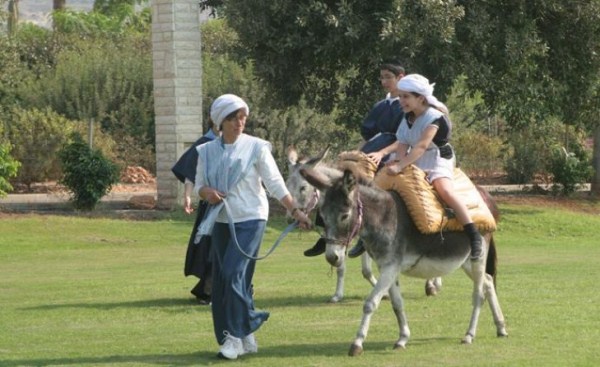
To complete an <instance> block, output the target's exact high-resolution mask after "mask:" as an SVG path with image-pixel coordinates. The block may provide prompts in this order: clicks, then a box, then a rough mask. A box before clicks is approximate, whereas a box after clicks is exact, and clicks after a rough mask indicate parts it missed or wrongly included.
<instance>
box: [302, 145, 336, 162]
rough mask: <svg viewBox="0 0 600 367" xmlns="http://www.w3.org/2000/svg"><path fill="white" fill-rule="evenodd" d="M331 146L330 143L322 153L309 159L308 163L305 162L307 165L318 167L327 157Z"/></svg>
mask: <svg viewBox="0 0 600 367" xmlns="http://www.w3.org/2000/svg"><path fill="white" fill-rule="evenodd" d="M330 148H331V147H330V146H329V145H328V146H327V148H325V150H324V151H323V153H321V154H320V155H318V156H316V157H312V158H310V159H309V160H307V161H306V163H304V164H305V165H306V166H309V167H316V166H318V165H319V163H321V162H322V161H323V160H324V159H325V157H326V156H327V153H329V149H330Z"/></svg>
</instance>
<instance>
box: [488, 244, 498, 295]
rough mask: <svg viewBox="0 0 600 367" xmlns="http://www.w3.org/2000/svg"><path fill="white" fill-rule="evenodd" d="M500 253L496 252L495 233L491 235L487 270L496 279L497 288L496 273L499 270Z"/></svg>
mask: <svg viewBox="0 0 600 367" xmlns="http://www.w3.org/2000/svg"><path fill="white" fill-rule="evenodd" d="M497 266H498V254H497V252H496V243H495V242H494V235H491V236H490V244H489V247H488V254H487V259H486V262H485V272H486V273H487V274H489V275H491V276H492V278H493V279H494V288H496V274H497V271H498V267H497Z"/></svg>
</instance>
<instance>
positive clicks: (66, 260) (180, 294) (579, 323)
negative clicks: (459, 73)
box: [0, 205, 600, 367]
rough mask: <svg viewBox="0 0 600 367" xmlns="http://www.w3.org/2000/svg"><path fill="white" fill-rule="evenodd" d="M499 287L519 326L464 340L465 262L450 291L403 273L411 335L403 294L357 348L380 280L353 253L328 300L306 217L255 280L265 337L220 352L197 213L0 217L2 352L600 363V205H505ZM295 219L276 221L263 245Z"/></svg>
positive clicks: (99, 359) (47, 358)
mask: <svg viewBox="0 0 600 367" xmlns="http://www.w3.org/2000/svg"><path fill="white" fill-rule="evenodd" d="M502 212H503V218H502V222H501V224H500V228H499V230H498V232H497V244H498V252H499V275H498V294H499V298H500V302H501V305H502V308H503V311H504V315H505V318H506V321H507V330H508V332H509V337H508V338H504V339H498V338H496V336H495V327H494V325H493V322H492V318H491V315H490V311H489V308H487V305H486V308H485V309H484V310H483V312H482V315H481V318H480V322H479V329H478V334H477V337H476V339H475V342H474V344H473V345H461V344H460V339H461V338H462V336H463V334H464V332H465V331H466V328H467V325H468V321H469V315H470V311H471V306H470V304H471V296H470V292H471V285H470V281H469V280H468V279H467V278H466V277H465V276H464V274H463V273H462V271H458V272H456V273H454V274H452V275H449V276H447V277H445V278H444V286H443V290H442V292H441V293H440V294H439V295H438V296H436V297H426V296H425V295H424V289H423V285H424V282H423V281H422V280H420V279H411V278H407V277H404V276H401V277H400V281H401V283H402V285H403V294H404V297H405V302H406V307H407V314H408V318H409V323H410V328H411V333H412V336H411V339H410V341H409V343H408V347H407V349H406V350H400V351H398V350H393V349H392V346H393V343H394V342H395V340H396V338H397V337H398V330H397V326H396V321H395V318H394V316H393V313H392V311H391V306H390V303H389V301H383V302H382V304H381V306H380V307H379V309H378V311H377V312H376V313H375V315H374V317H373V320H372V323H371V329H370V333H369V336H368V338H367V340H366V341H365V344H364V348H365V353H364V354H363V355H362V356H360V357H356V358H352V357H348V356H347V352H348V348H349V346H350V343H351V341H352V340H353V337H354V335H355V333H356V331H357V328H358V324H359V320H360V317H361V313H362V300H363V299H364V297H365V296H366V295H367V293H368V292H369V289H370V286H369V285H368V283H367V282H366V281H364V280H363V279H362V276H361V274H360V261H359V260H358V259H353V260H350V261H349V264H348V271H347V274H348V275H347V279H346V298H345V299H344V300H343V301H342V302H341V303H339V304H329V303H327V300H328V299H329V298H330V296H331V295H332V294H333V291H334V287H335V272H334V271H332V269H331V268H330V267H329V266H328V265H327V264H326V262H325V260H324V258H323V257H318V258H306V257H304V256H303V255H302V251H304V250H305V249H306V248H308V247H309V246H311V245H312V244H313V243H314V240H315V239H316V238H317V234H316V233H315V232H306V233H296V232H294V233H292V234H291V235H290V236H288V237H287V238H286V239H285V241H284V242H283V244H282V245H281V246H280V247H279V248H278V249H277V250H276V251H275V252H274V253H273V255H272V256H270V257H268V258H267V259H266V260H262V261H260V262H259V264H258V266H257V271H256V275H255V280H254V286H255V299H256V305H257V307H258V308H261V309H266V310H268V311H270V312H271V317H270V319H269V321H268V322H267V323H265V324H264V326H263V327H262V328H261V329H260V330H259V331H258V332H257V334H256V336H257V339H258V343H259V353H258V354H256V355H250V356H243V357H242V358H241V359H240V360H238V361H221V360H219V359H217V358H216V357H215V355H216V352H217V350H218V348H217V344H216V341H215V338H214V336H213V331H212V322H211V315H210V308H208V307H206V306H199V305H196V304H195V303H194V301H193V299H192V296H191V295H190V294H189V289H190V288H191V287H192V286H193V285H194V284H195V278H184V277H183V270H182V268H183V260H184V254H185V249H186V243H187V238H188V235H189V232H190V229H191V228H190V227H191V224H192V218H183V217H182V216H180V215H175V214H173V215H167V216H165V218H163V219H160V220H153V221H133V220H119V219H109V218H83V217H74V216H58V215H43V216H39V215H20V216H3V217H1V218H0V366H3V367H16V366H205V365H244V366H286V367H292V366H536V367H537V366H549V365H552V366H596V365H598V363H600V347H598V339H599V338H600V316H599V315H598V310H599V306H598V305H599V304H600V292H599V287H598V282H599V280H600V267H599V266H598V264H600V230H599V229H600V217H599V216H597V215H590V214H582V213H573V212H568V211H561V210H558V209H545V208H542V207H525V206H515V205H511V206H508V205H505V206H502ZM283 227H284V224H283V222H282V221H281V220H273V221H271V222H270V227H269V229H268V232H267V235H266V236H265V243H264V244H263V248H262V250H263V251H262V252H263V253H264V252H265V251H266V250H267V249H268V247H270V245H271V244H272V243H273V242H274V241H275V239H276V237H277V236H278V235H279V233H280V231H281V230H282V229H283Z"/></svg>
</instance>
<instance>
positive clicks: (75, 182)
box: [59, 133, 119, 210]
mask: <svg viewBox="0 0 600 367" xmlns="http://www.w3.org/2000/svg"><path fill="white" fill-rule="evenodd" d="M71 139H72V141H71V142H70V143H69V144H68V145H66V146H65V147H63V149H62V150H61V151H60V152H59V157H60V160H61V162H62V165H63V173H64V176H63V178H62V179H61V183H62V184H64V185H65V186H66V187H68V188H69V190H71V192H72V194H73V205H74V206H75V208H77V209H82V210H92V209H94V207H95V206H96V204H97V203H98V202H99V201H100V199H101V198H102V197H103V196H104V195H106V194H108V193H109V192H110V188H111V187H112V185H113V184H115V183H117V182H118V181H119V168H118V167H117V166H116V165H115V164H113V163H112V162H111V161H109V160H108V159H106V158H105V157H104V155H102V153H101V152H100V151H99V150H92V149H90V148H89V147H88V145H87V144H86V143H85V142H84V141H83V139H82V138H81V135H79V134H77V133H75V134H73V135H72V136H71Z"/></svg>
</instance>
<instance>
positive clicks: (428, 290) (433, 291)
mask: <svg viewBox="0 0 600 367" xmlns="http://www.w3.org/2000/svg"><path fill="white" fill-rule="evenodd" d="M425 294H426V295H427V296H437V289H435V287H425Z"/></svg>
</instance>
